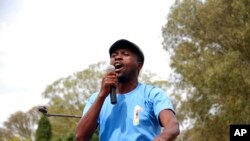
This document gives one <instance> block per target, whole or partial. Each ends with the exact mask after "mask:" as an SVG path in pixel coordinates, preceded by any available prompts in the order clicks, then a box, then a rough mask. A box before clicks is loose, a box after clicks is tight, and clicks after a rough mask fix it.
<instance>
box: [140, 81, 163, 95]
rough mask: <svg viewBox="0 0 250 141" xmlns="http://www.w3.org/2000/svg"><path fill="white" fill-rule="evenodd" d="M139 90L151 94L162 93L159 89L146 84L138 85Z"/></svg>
mask: <svg viewBox="0 0 250 141" xmlns="http://www.w3.org/2000/svg"><path fill="white" fill-rule="evenodd" d="M140 89H143V90H144V92H146V93H151V92H164V91H163V90H162V89H161V88H159V87H157V86H154V85H151V84H146V83H140Z"/></svg>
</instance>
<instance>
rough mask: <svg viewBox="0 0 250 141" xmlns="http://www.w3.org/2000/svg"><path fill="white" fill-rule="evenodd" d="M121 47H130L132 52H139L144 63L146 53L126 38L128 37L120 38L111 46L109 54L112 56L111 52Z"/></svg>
mask: <svg viewBox="0 0 250 141" xmlns="http://www.w3.org/2000/svg"><path fill="white" fill-rule="evenodd" d="M120 47H125V48H128V49H130V50H131V51H132V52H134V53H135V54H137V55H138V56H139V57H140V58H141V60H142V63H144V54H143V52H142V50H141V49H140V48H139V47H138V46H137V45H136V44H134V43H132V42H130V41H128V40H126V39H120V40H118V41H116V42H115V43H114V44H113V45H112V46H111V47H110V48H109V55H110V56H111V54H112V53H113V52H114V51H115V50H116V49H118V48H120Z"/></svg>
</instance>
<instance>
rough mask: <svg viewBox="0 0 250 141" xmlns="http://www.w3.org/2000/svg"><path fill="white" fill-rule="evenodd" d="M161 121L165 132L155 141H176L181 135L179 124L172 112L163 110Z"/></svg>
mask: <svg viewBox="0 0 250 141" xmlns="http://www.w3.org/2000/svg"><path fill="white" fill-rule="evenodd" d="M159 120H160V123H161V125H162V126H163V128H164V130H163V131H162V133H161V134H160V135H158V136H157V137H156V138H155V139H154V141H174V140H175V139H176V137H177V136H178V135H179V134H180V129H179V122H178V121H177V119H176V117H175V114H174V113H173V111H171V110H162V111H161V112H160V114H159Z"/></svg>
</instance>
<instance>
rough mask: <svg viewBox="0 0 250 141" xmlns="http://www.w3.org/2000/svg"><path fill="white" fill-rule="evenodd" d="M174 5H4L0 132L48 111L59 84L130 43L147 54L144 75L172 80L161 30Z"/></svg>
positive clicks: (61, 1) (158, 0) (14, 1)
mask: <svg viewBox="0 0 250 141" xmlns="http://www.w3.org/2000/svg"><path fill="white" fill-rule="evenodd" d="M173 3H174V0H0V126H2V124H3V122H4V121H7V119H8V117H9V116H10V115H11V114H13V113H15V112H17V111H19V110H21V111H23V112H26V111H27V110H29V109H30V108H32V107H33V106H37V105H44V104H46V100H45V99H43V98H42V97H41V93H42V92H43V91H44V90H45V88H46V86H48V85H50V84H52V83H53V82H54V81H55V80H57V79H59V78H62V77H67V76H69V75H72V74H73V73H74V72H77V71H81V70H83V69H86V68H88V66H89V65H90V64H94V63H97V62H99V61H107V63H108V62H109V54H108V49H109V47H110V46H111V45H112V44H113V43H114V42H115V41H117V40H118V39H122V38H123V39H128V40H130V41H132V42H134V43H136V44H137V45H138V46H140V48H141V49H142V50H143V52H144V55H145V62H144V66H143V69H144V70H149V71H150V72H152V73H155V74H157V75H158V76H160V78H161V79H167V78H168V77H169V74H170V71H171V69H170V67H169V62H170V61H169V55H168V54H167V52H166V51H165V50H164V49H163V46H162V41H163V39H162V27H163V26H164V24H166V22H167V15H168V12H169V10H170V7H171V5H172V4H173Z"/></svg>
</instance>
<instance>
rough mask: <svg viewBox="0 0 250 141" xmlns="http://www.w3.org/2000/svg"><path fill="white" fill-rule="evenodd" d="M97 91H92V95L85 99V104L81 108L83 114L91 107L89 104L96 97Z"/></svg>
mask: <svg viewBox="0 0 250 141" xmlns="http://www.w3.org/2000/svg"><path fill="white" fill-rule="evenodd" d="M97 95H98V93H94V94H93V95H91V96H90V97H89V98H88V99H87V101H86V104H85V107H84V109H83V115H84V114H86V113H87V112H88V110H89V108H90V107H91V105H92V104H93V103H94V102H95V99H96V97H97Z"/></svg>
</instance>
